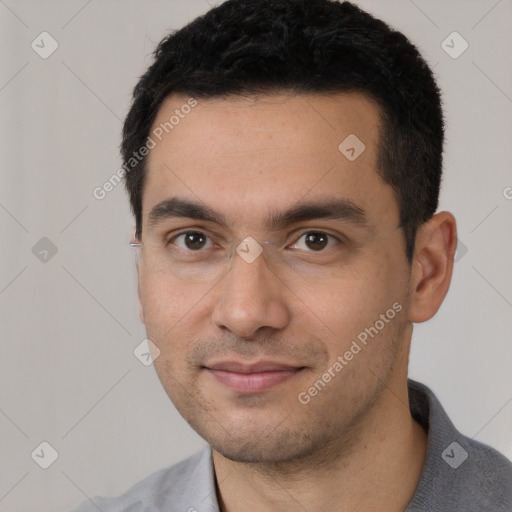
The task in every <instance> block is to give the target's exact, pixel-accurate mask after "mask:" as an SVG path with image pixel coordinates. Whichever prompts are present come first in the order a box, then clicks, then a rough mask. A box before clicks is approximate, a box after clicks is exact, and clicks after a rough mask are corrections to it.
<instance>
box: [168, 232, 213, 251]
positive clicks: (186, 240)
mask: <svg viewBox="0 0 512 512" xmlns="http://www.w3.org/2000/svg"><path fill="white" fill-rule="evenodd" d="M208 238H209V237H208V236H207V235H205V234H204V233H201V232H200V231H186V232H185V233H180V234H179V235H177V236H176V237H174V238H173V240H172V242H173V243H176V242H177V241H178V240H180V239H182V240H183V241H182V242H181V243H176V245H177V246H178V247H179V248H180V249H185V250H186V249H188V250H191V251H198V250H199V249H203V248H204V247H205V246H206V244H207V242H208ZM210 243H211V242H210Z"/></svg>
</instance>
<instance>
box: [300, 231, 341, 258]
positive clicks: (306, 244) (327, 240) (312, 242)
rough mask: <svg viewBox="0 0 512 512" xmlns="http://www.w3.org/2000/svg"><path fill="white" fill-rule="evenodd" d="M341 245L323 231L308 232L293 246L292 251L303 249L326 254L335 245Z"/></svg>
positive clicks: (332, 236)
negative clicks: (326, 250) (325, 250)
mask: <svg viewBox="0 0 512 512" xmlns="http://www.w3.org/2000/svg"><path fill="white" fill-rule="evenodd" d="M339 244H341V241H340V240H339V239H338V238H337V237H335V236H334V235H331V234H329V233H325V232H323V231H306V232H305V233H303V234H302V235H301V236H300V237H299V238H298V240H297V241H296V242H295V243H294V244H293V245H292V246H291V248H292V249H301V250H303V251H305V252H310V253H311V252H324V249H330V248H331V247H334V246H335V245H339Z"/></svg>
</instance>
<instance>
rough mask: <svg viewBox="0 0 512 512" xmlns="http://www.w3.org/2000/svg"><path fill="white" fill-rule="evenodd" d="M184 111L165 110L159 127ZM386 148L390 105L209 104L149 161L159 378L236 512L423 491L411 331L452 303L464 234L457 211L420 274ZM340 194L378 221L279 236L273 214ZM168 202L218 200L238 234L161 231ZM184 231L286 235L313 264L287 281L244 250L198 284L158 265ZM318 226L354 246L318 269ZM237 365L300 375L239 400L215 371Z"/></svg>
mask: <svg viewBox="0 0 512 512" xmlns="http://www.w3.org/2000/svg"><path fill="white" fill-rule="evenodd" d="M187 100H188V98H186V97H184V96H170V97H169V98H167V100H166V101H165V102H164V103H163V104H162V106H161V108H160V110H159V112H158V115H157V118H156V120H155V123H154V127H156V126H158V125H159V124H160V123H162V122H165V121H167V120H168V119H169V117H170V116H171V115H172V114H173V112H174V110H175V109H177V108H178V109H179V108H180V107H181V105H183V104H184V103H186V101H187ZM349 134H356V135H357V137H358V138H359V139H360V140H361V141H363V142H364V144H365V150H364V152H363V153H362V154H361V155H360V156H359V157H358V158H357V159H356V160H355V161H353V162H351V161H349V160H348V159H347V158H346V157H345V156H344V155H343V154H342V153H341V152H340V151H339V150H338V146H339V144H340V143H341V142H342V141H343V140H344V139H345V138H346V137H347V135H349ZM378 142H379V109H378V107H377V106H376V105H375V104H374V103H373V102H372V101H371V100H370V99H368V98H367V97H365V96H364V95H361V94H359V93H344V94H329V95H319V94H310V95H297V96H290V95H287V94H284V93H283V94H275V95H272V96H259V97H257V96H253V97H231V98H219V99H209V100H200V101H199V103H198V105H197V106H196V107H195V108H194V109H192V111H191V112H190V113H189V114H187V115H186V116H185V117H184V119H181V120H180V123H179V125H177V126H175V127H174V129H173V130H172V131H171V132H170V133H169V134H168V135H167V136H165V137H163V139H162V141H159V142H158V144H157V145H156V147H155V148H153V149H152V150H151V151H150V154H149V157H148V163H147V180H146V184H145V188H144V193H143V227H142V239H141V240H142V242H143V244H144V249H143V253H142V254H143V258H142V259H141V260H139V261H138V279H139V282H138V286H139V312H140V318H141V321H142V322H144V324H145V326H146V330H147V335H148V337H149V338H150V339H151V340H152V341H153V343H154V344H155V345H156V346H157V347H158V348H159V350H160V355H159V356H158V357H157V358H156V359H155V361H154V366H155V369H156V371H157V374H158V376H159V379H160V381H161V383H162V385H163V387H164V389H165V391H166V392H167V394H168V396H169V397H170V399H171V400H172V402H173V403H174V405H175V406H176V408H177V409H178V411H179V412H180V413H181V414H182V415H183V417H184V418H185V419H186V420H187V421H188V422H189V424H190V425H191V426H192V428H194V429H195V430H196V431H197V432H198V433H199V434H200V435H201V436H202V437H203V438H204V439H205V440H206V441H207V442H208V443H209V444H210V445H211V446H212V449H213V459H214V465H215V472H216V477H217V486H218V489H217V491H218V492H217V494H218V498H219V504H220V507H221V509H222V510H223V511H228V512H235V511H237V512H244V511H249V510H251V511H252V510H261V511H265V510H268V511H270V510H272V511H276V510H277V511H280V510H283V511H284V510H302V509H305V510H308V512H315V511H320V510H328V509H332V510H344V511H359V510H361V511H362V510H380V511H398V510H404V509H405V508H406V505H407V503H408V502H409V501H410V499H411V498H412V496H413V494H414V490H415V488H416V486H417V484H418V480H419V478H420V475H421V470H422V466H423V463H424V459H425V452H426V433H425V432H424V430H423V429H422V428H421V427H420V426H419V425H418V424H417V423H416V422H415V421H414V420H413V418H412V417H411V415H410V411H409V408H408V391H407V365H408V354H409V349H410V342H411V335H412V329H413V327H412V325H413V323H414V322H423V321H426V320H428V319H430V318H431V317H432V316H433V315H434V314H435V313H436V311H437V310H438V308H439V307H440V305H441V303H442V301H443V299H444V297H445V295H446V293H447V291H448V287H449V284H450V279H451V274H452V268H453V257H454V254H455V249H456V223H455V219H454V217H453V215H451V214H450V213H449V212H440V213H437V214H436V215H434V216H433V218H432V219H431V220H430V221H429V222H427V223H425V224H424V225H422V226H421V228H420V229H419V231H418V234H417V239H416V247H415V253H414V259H413V262H412V264H409V263H408V261H407V259H406V256H405V241H404V237H403V231H402V230H401V229H396V228H397V226H398V225H399V210H398V204H397V201H396V197H395V195H394V192H393V190H392V188H391V187H390V186H389V185H388V184H386V183H385V182H384V181H383V180H382V178H381V177H380V176H379V174H378V173H377V165H376V161H377V160H376V155H377V147H378ZM333 196H335V197H338V198H339V197H343V198H348V199H350V200H351V201H353V202H354V203H355V204H357V205H358V206H359V207H360V208H362V209H363V210H364V211H365V212H366V216H367V219H368V222H367V226H366V227H365V228H364V229H363V228H361V227H360V226H357V225H354V223H350V222H347V221H339V220H330V219H309V220H305V221H302V222H299V223H298V224H296V225H293V226H288V227H287V228H286V229H283V230H281V231H272V232H269V231H268V229H267V227H266V226H265V225H264V224H263V219H264V218H265V217H266V215H267V213H268V212H269V211H271V210H283V209H286V208H287V207H289V206H292V205H294V204H296V203H297V202H298V201H299V200H300V201H305V200H311V201H316V200H319V199H322V198H332V197H333ZM170 197H180V198H185V199H189V200H192V201H197V202H200V203H201V204H205V205H208V206H209V207H210V208H212V209H214V210H215V211H218V212H221V213H222V214H223V215H224V216H225V217H226V219H227V221H228V226H227V227H221V226H218V225H214V224H211V223H208V222H204V221H198V220H194V219H174V220H173V219H167V220H165V221H162V222H160V223H159V224H156V225H150V223H149V222H148V217H149V212H150V211H151V209H152V208H153V207H154V206H155V205H157V204H158V203H159V202H160V201H162V200H165V199H167V198H170ZM182 228H194V229H196V230H199V229H201V230H202V232H204V233H206V234H208V235H209V236H210V235H212V236H213V233H215V234H217V233H219V234H221V235H222V236H223V237H225V238H226V239H233V240H237V241H240V240H242V239H244V238H245V237H247V236H252V237H254V238H255V239H256V240H258V241H263V240H268V239H273V240H274V239H275V240H280V241H281V242H282V244H281V246H280V247H283V248H284V249H283V250H284V251H285V252H286V251H287V254H292V253H291V252H290V251H297V250H298V251H299V252H301V253H302V254H306V257H308V258H311V260H310V262H309V263H308V264H307V265H305V266H304V267H301V268H304V269H305V270H304V271H302V272H301V271H295V270H293V269H292V270H290V269H289V268H288V271H286V270H284V271H283V268H284V267H279V265H277V266H276V265H274V264H273V263H272V261H273V260H268V259H266V258H265V257H259V258H257V259H256V260H255V261H254V262H252V263H247V262H246V261H245V260H244V259H243V258H241V257H239V256H238V255H237V254H236V253H235V255H234V257H233V260H232V262H231V267H230V270H229V272H227V273H226V274H225V275H223V276H222V277H220V278H218V279H215V280H212V281H206V282H188V281H185V280H183V279H179V278H178V277H176V276H175V275H173V274H172V273H170V272H169V271H168V270H167V269H166V268H165V267H163V266H158V265H157V264H155V261H156V260H155V259H152V258H153V257H154V255H155V254H157V253H158V251H161V248H162V247H163V244H164V242H165V241H166V240H168V239H169V234H170V233H176V231H177V230H178V229H182ZM305 230H316V231H323V232H325V233H329V234H332V235H334V236H338V235H339V236H340V239H342V240H343V244H340V245H337V244H336V243H335V241H333V244H332V245H331V246H330V247H331V249H330V250H331V253H330V254H331V256H332V257H333V258H335V260H336V261H338V263H337V264H336V265H325V263H322V260H314V258H315V257H319V256H318V253H315V252H314V249H315V247H313V249H311V247H310V246H308V245H307V244H305V243H304V237H302V238H301V235H302V234H303V233H304V232H305ZM262 245H265V244H262ZM221 246H222V244H220V245H219V247H221ZM332 247H334V249H332ZM151 248H152V249H151ZM144 251H146V252H144ZM293 254H297V252H294V253H293ZM279 270H281V272H279ZM394 303H399V304H400V305H401V306H402V309H401V311H400V312H399V313H397V314H396V316H394V318H393V319H392V320H389V322H387V323H386V324H385V326H384V328H382V329H381V330H379V332H378V335H376V336H375V337H374V338H369V341H368V344H367V345H366V346H364V347H363V349H362V350H361V351H360V352H359V353H358V354H357V355H355V356H354V358H353V359H352V360H351V361H349V362H348V363H347V364H346V366H344V367H343V369H342V370H341V371H340V372H338V373H336V376H335V377H334V378H332V379H331V380H330V382H328V383H327V384H326V385H325V387H324V388H323V389H322V390H321V391H320V392H318V393H317V395H316V396H314V397H312V398H311V400H310V402H309V403H308V404H302V403H300V401H299V400H298V398H297V397H298V395H299V393H300V392H303V391H307V390H308V389H309V388H310V387H311V386H312V385H313V383H314V382H315V381H317V380H318V379H319V378H321V377H322V375H324V374H325V372H326V371H327V370H328V369H329V368H332V365H333V364H334V362H335V361H336V360H337V358H338V356H340V355H343V354H344V353H345V352H346V351H347V350H349V348H350V346H351V343H352V342H353V340H355V339H356V338H357V335H358V334H359V333H361V332H362V331H364V329H365V328H367V327H369V326H373V325H375V322H376V321H377V320H379V318H381V316H380V315H381V314H384V313H385V312H386V311H387V310H389V309H390V308H391V307H392V305H393V304H394ZM228 359H229V360H236V361H242V362H254V361H259V360H262V359H272V360H279V361H280V362H287V363H288V364H290V365H292V366H296V367H301V368H302V370H300V371H297V372H295V373H294V374H293V376H292V377H290V378H289V379H288V380H286V381H284V382H282V383H280V384H277V385H276V386H274V387H272V388H271V389H269V390H266V391H264V392H259V393H241V392H238V391H234V390H233V389H231V388H229V387H226V386H225V385H224V384H222V383H221V382H219V381H218V380H217V379H215V378H214V377H213V376H212V374H211V372H209V371H208V370H207V369H205V368H204V367H205V366H206V367H208V365H211V363H212V362H213V361H218V360H228Z"/></svg>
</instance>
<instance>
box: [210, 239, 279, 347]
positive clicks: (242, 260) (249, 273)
mask: <svg viewBox="0 0 512 512" xmlns="http://www.w3.org/2000/svg"><path fill="white" fill-rule="evenodd" d="M250 238H251V237H249V239H247V238H246V239H244V240H243V241H242V242H241V243H240V244H239V245H238V246H237V247H236V250H235V251H234V252H233V254H232V257H231V261H230V266H229V270H228V272H227V273H226V275H225V276H224V277H223V279H222V282H221V283H219V284H220V287H219V290H220V292H219V293H220V294H221V296H220V300H219V301H218V302H217V304H216V306H215V310H214V314H213V316H214V322H215V323H216V324H217V325H218V326H219V327H220V326H224V327H227V328H228V329H230V330H232V331H234V332H236V333H237V334H238V335H240V336H245V337H247V336H250V335H251V334H253V333H254V332H255V331H256V330H258V329H259V328H260V327H263V326H266V327H273V328H283V327H284V326H285V325H286V323H287V322H288V319H289V318H288V309H287V306H286V302H285V300H286V299H285V296H284V293H283V291H284V290H283V285H282V284H280V281H279V279H278V277H277V276H276V275H275V273H274V272H275V271H274V269H273V268H271V266H270V262H271V260H272V257H268V255H270V252H271V251H272V248H270V247H269V248H268V249H267V248H266V244H264V243H261V244H259V243H258V242H256V241H255V240H254V239H250Z"/></svg>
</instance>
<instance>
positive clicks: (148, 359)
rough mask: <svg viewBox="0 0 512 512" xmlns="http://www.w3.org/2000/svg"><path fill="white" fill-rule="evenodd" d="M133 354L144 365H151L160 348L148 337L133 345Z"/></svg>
mask: <svg viewBox="0 0 512 512" xmlns="http://www.w3.org/2000/svg"><path fill="white" fill-rule="evenodd" d="M133 355H134V356H135V357H136V358H137V359H138V360H139V361H140V362H141V363H142V364H143V365H144V366H151V365H152V364H153V362H154V361H155V360H156V359H157V358H158V356H159V355H160V349H159V348H158V347H157V346H156V345H155V344H154V343H153V342H152V341H151V340H150V339H148V338H146V339H144V340H142V341H141V342H140V343H139V344H138V345H137V346H136V347H135V349H134V351H133Z"/></svg>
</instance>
